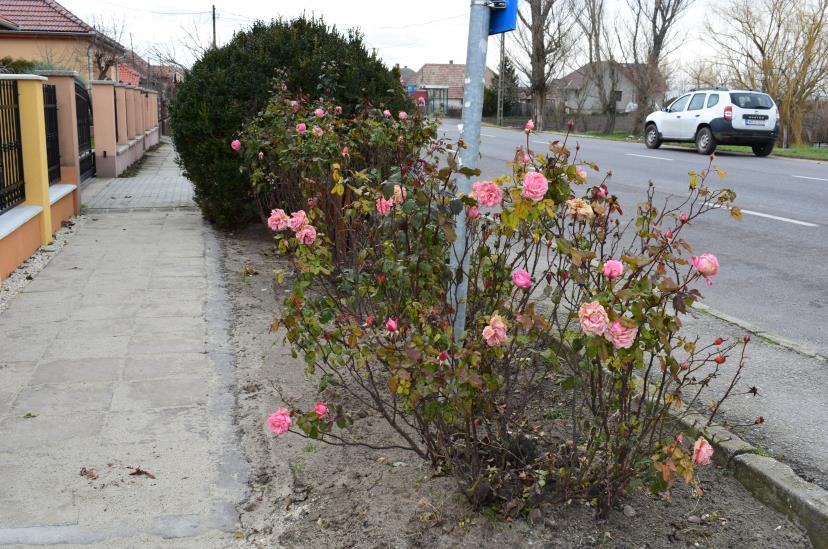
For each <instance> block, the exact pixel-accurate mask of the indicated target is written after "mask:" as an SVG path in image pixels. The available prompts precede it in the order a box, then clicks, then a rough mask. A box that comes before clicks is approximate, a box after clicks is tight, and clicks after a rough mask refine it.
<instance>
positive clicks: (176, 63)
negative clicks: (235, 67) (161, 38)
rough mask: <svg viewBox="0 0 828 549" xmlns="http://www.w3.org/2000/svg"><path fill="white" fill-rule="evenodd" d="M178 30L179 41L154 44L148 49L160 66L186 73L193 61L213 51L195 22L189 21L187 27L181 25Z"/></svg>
mask: <svg viewBox="0 0 828 549" xmlns="http://www.w3.org/2000/svg"><path fill="white" fill-rule="evenodd" d="M179 28H180V30H181V37H180V38H179V39H177V40H174V41H173V40H168V41H165V42H161V43H158V44H155V45H153V46H152V47H151V48H150V53H151V55H152V57H154V58H156V59H158V62H159V63H160V64H161V65H169V66H173V67H176V68H177V69H180V70H182V71H183V72H187V71H188V70H189V68H190V67H191V66H192V64H193V62H194V61H195V60H197V59H201V58H202V57H203V56H204V54H205V53H207V52H208V51H210V50H211V49H213V43H212V39H211V38H210V37H208V36H207V35H205V34H204V31H203V29H202V26H201V25H200V24H199V22H198V21H196V20H193V21H191V22H190V24H189V25H188V26H185V25H181V26H180V27H179Z"/></svg>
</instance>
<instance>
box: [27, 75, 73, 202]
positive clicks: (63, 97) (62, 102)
mask: <svg viewBox="0 0 828 549" xmlns="http://www.w3.org/2000/svg"><path fill="white" fill-rule="evenodd" d="M37 74H39V75H40V76H46V77H47V78H48V79H49V84H53V85H54V86H55V91H56V92H57V108H58V139H59V141H60V181H61V183H71V184H73V185H77V190H76V191H75V199H74V204H73V205H74V209H75V215H78V214H80V206H81V200H80V182H81V178H80V158H79V155H80V151H79V145H78V110H77V104H76V102H75V79H76V78H77V77H78V73H77V72H75V71H59V70H46V71H38V72H37Z"/></svg>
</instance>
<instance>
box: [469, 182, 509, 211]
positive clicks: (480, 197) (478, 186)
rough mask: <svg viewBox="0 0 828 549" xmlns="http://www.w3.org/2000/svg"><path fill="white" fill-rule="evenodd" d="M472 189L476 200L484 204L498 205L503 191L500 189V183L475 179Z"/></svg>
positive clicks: (489, 205)
mask: <svg viewBox="0 0 828 549" xmlns="http://www.w3.org/2000/svg"><path fill="white" fill-rule="evenodd" d="M472 190H473V191H474V196H475V198H477V201H478V202H480V203H481V204H483V205H484V206H488V207H492V206H498V205H499V204H500V202H501V200H503V192H502V191H501V190H500V185H497V184H496V183H492V182H491V181H477V182H476V183H474V185H472Z"/></svg>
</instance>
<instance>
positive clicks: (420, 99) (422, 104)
mask: <svg viewBox="0 0 828 549" xmlns="http://www.w3.org/2000/svg"><path fill="white" fill-rule="evenodd" d="M417 104H418V105H420V106H421V107H425V97H423V96H422V95H421V96H420V97H418V98H417Z"/></svg>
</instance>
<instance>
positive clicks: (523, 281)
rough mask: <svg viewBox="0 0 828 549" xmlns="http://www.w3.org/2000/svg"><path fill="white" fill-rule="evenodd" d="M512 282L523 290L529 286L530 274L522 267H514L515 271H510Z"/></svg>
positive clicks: (530, 281)
mask: <svg viewBox="0 0 828 549" xmlns="http://www.w3.org/2000/svg"><path fill="white" fill-rule="evenodd" d="M512 284H514V285H515V286H517V287H518V288H521V289H523V290H526V289H528V288H531V287H532V275H530V274H529V272H528V271H525V270H523V269H515V271H514V272H512Z"/></svg>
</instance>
